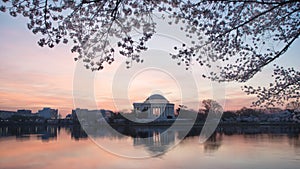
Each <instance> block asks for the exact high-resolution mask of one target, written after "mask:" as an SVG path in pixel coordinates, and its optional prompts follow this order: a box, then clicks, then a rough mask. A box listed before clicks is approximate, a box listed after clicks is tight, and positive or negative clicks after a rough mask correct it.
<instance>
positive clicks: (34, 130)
mask: <svg viewBox="0 0 300 169" xmlns="http://www.w3.org/2000/svg"><path fill="white" fill-rule="evenodd" d="M63 128H64V130H66V132H67V133H69V134H70V136H71V138H74V139H75V140H79V139H82V138H87V137H88V136H87V134H86V133H85V132H84V130H83V129H82V128H81V127H80V126H78V125H74V126H66V127H63ZM60 130H61V127H60V126H43V125H40V126H4V127H3V126H2V127H0V137H2V138H3V137H10V136H15V137H16V140H19V141H23V140H24V141H25V140H29V138H30V137H34V136H36V138H38V139H41V140H43V141H49V140H56V138H57V135H58V133H59V132H60Z"/></svg>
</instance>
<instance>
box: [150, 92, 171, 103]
mask: <svg viewBox="0 0 300 169" xmlns="http://www.w3.org/2000/svg"><path fill="white" fill-rule="evenodd" d="M145 102H146V103H168V102H169V101H168V100H167V99H166V98H165V97H164V96H162V95H160V94H153V95H151V96H149V97H148V98H147V99H146V100H145Z"/></svg>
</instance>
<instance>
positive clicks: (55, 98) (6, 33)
mask: <svg viewBox="0 0 300 169" xmlns="http://www.w3.org/2000/svg"><path fill="white" fill-rule="evenodd" d="M0 21H1V22H0V37H1V38H0V51H1V52H0V82H1V83H0V110H12V111H15V110H17V109H31V110H32V111H33V112H36V111H37V110H40V109H42V108H43V107H51V108H55V109H59V112H60V114H62V115H63V116H65V115H66V114H68V113H71V110H72V109H74V108H78V107H80V108H89V109H95V108H97V109H100V108H104V109H111V110H115V111H116V110H117V111H128V110H130V109H132V103H133V102H142V101H144V100H145V99H146V98H147V97H148V96H149V95H151V94H153V93H159V94H162V95H164V96H165V97H166V98H167V99H168V100H169V101H170V102H172V103H175V105H178V104H182V103H184V104H186V105H188V107H189V108H192V109H197V108H198V107H201V104H200V102H201V100H203V99H215V100H217V101H219V102H220V103H221V104H222V105H223V107H224V109H225V110H237V109H240V108H242V107H249V106H250V105H251V102H252V101H254V100H255V96H247V95H246V94H245V93H244V92H242V91H241V86H243V85H245V84H247V85H253V86H257V85H266V84H268V83H269V82H271V81H272V79H271V72H272V68H273V67H272V65H273V64H272V65H268V66H267V67H266V68H264V69H263V71H262V72H261V73H259V74H257V75H255V77H254V78H253V79H251V80H249V81H248V82H247V83H242V84H240V83H235V82H231V83H226V84H216V83H213V82H211V81H209V80H207V79H203V78H202V77H201V75H202V73H203V72H205V71H206V70H205V69H203V68H200V67H197V65H194V66H192V68H191V70H189V71H185V70H184V67H183V66H177V65H176V63H175V62H174V61H173V60H168V59H164V60H166V63H163V62H161V60H160V59H161V57H165V58H166V57H168V53H169V51H170V50H171V48H172V47H173V46H174V44H175V45H176V44H178V43H179V41H180V40H178V39H180V38H181V37H180V36H181V35H178V36H177V34H176V35H175V34H172V33H171V32H170V31H169V30H168V29H162V30H159V31H158V32H159V33H160V34H159V35H158V36H157V37H154V38H153V40H152V41H150V42H149V46H150V49H151V50H149V51H148V52H145V53H144V54H143V57H144V58H145V62H144V63H143V64H136V65H133V67H132V68H130V69H125V65H124V62H125V61H126V60H125V59H124V58H119V59H118V60H117V62H116V63H114V64H113V65H112V66H109V67H106V68H105V69H104V70H103V71H101V72H96V73H91V72H90V71H86V70H85V69H84V68H83V66H82V65H80V63H78V62H75V61H74V57H76V54H73V53H71V51H70V49H71V45H63V44H61V45H58V46H56V47H54V48H52V49H50V48H47V47H44V48H42V47H39V46H38V45H37V41H38V39H39V35H34V34H33V33H31V32H30V31H29V30H28V29H27V27H26V21H27V20H26V19H24V18H22V17H16V18H13V17H11V16H9V15H8V14H6V13H0ZM299 46H300V40H299V39H298V40H296V42H295V43H294V44H293V45H292V47H291V48H290V49H289V51H288V52H287V53H285V54H284V55H283V56H282V57H281V58H279V59H278V60H276V61H275V62H274V64H275V63H277V64H279V65H282V66H284V67H295V68H296V69H298V70H299V68H300V64H299V58H298V55H299V54H297V53H298V52H299V51H298V49H297V47H299ZM150 57H151V59H149V58H150ZM147 58H148V59H147ZM155 61H156V62H155ZM173 65H176V66H173ZM90 86H92V87H90ZM91 100H92V101H91Z"/></svg>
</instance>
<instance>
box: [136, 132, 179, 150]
mask: <svg viewBox="0 0 300 169" xmlns="http://www.w3.org/2000/svg"><path fill="white" fill-rule="evenodd" d="M135 132H136V137H134V138H133V145H134V146H144V147H146V148H147V149H148V150H149V151H150V152H152V153H155V154H156V153H161V152H165V151H166V150H167V149H168V148H169V147H170V146H172V145H173V144H174V143H175V131H174V130H164V129H159V128H144V129H136V131H135Z"/></svg>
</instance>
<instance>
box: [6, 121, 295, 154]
mask: <svg viewBox="0 0 300 169" xmlns="http://www.w3.org/2000/svg"><path fill="white" fill-rule="evenodd" d="M85 129H88V130H84V129H83V128H82V127H81V126H80V125H68V126H56V125H48V126H47V125H39V126H0V139H1V138H5V137H15V139H16V140H18V141H26V140H30V138H33V137H34V138H35V139H39V140H42V141H53V140H56V139H57V136H58V135H59V134H61V133H60V132H61V130H64V131H65V132H66V134H67V136H68V137H69V138H71V139H74V140H81V139H87V137H88V136H91V137H93V138H109V139H115V140H123V139H128V137H130V138H132V142H133V146H137V147H138V146H142V147H144V148H145V149H147V150H148V151H149V152H150V153H153V154H158V153H160V152H165V150H167V149H169V148H170V147H171V146H173V145H174V144H175V142H176V141H177V140H182V139H186V138H189V137H191V138H193V137H199V135H200V133H201V131H202V128H201V127H194V128H192V129H191V130H190V131H189V132H188V133H186V131H185V130H184V129H183V128H176V129H170V128H168V127H164V126H114V127H113V128H108V127H102V128H99V127H90V128H85ZM86 131H88V132H86ZM65 132H64V133H65ZM87 133H88V134H87ZM299 134H300V127H299V126H225V127H218V128H217V129H216V131H215V132H214V133H213V134H212V135H211V136H210V137H209V138H208V139H207V140H206V142H205V143H203V148H204V151H205V152H207V153H211V152H215V151H218V149H219V148H220V147H221V146H222V140H223V139H224V137H225V136H226V137H230V136H232V135H241V136H242V137H243V138H244V139H246V140H247V139H249V140H253V139H255V140H256V141H259V140H260V139H268V140H269V141H273V142H274V141H276V142H277V141H283V140H286V139H287V140H288V143H289V145H290V146H293V147H295V149H297V151H300V135H299ZM299 153H300V152H299Z"/></svg>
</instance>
